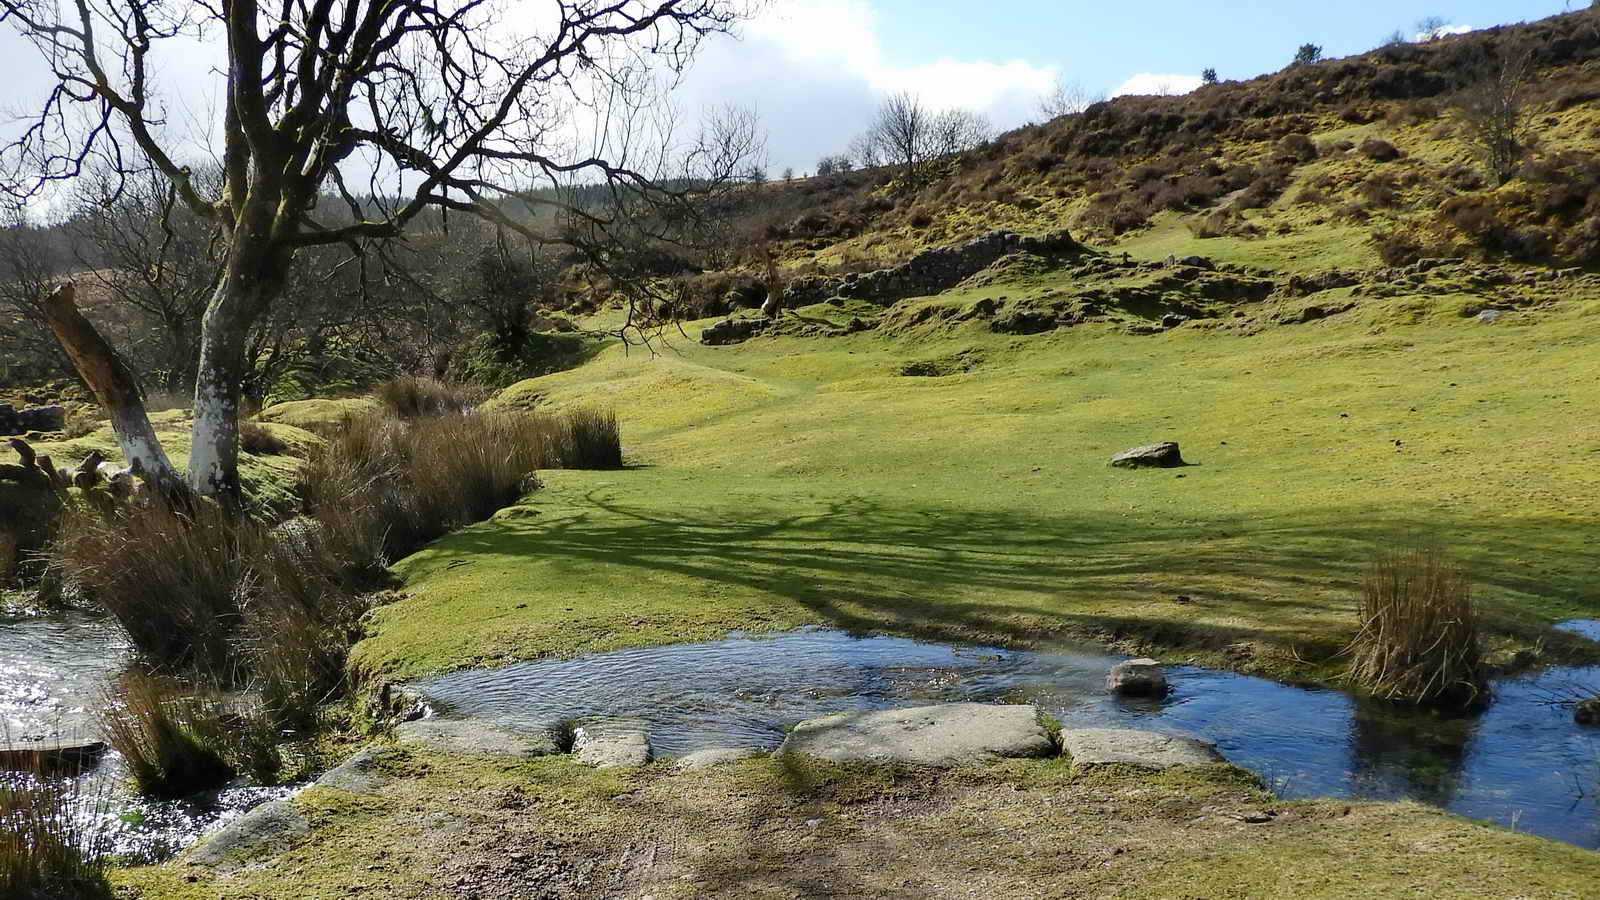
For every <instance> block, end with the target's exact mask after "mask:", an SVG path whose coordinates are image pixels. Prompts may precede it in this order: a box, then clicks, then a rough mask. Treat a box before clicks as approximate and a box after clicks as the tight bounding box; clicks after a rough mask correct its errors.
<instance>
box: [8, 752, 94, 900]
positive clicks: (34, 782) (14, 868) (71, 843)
mask: <svg viewBox="0 0 1600 900" xmlns="http://www.w3.org/2000/svg"><path fill="white" fill-rule="evenodd" d="M84 786H85V782H84V781H83V780H81V779H74V778H59V777H54V776H50V775H46V774H43V773H39V772H4V773H0V897H7V898H12V897H14V898H19V900H57V898H59V900H95V898H106V897H110V896H111V890H110V887H109V886H108V885H107V883H106V879H105V865H104V862H103V860H104V858H105V849H106V848H105V841H104V832H103V831H101V830H100V829H99V827H98V826H97V824H96V823H97V821H98V819H97V817H96V816H93V815H86V814H85V809H84V807H85V803H84V798H83V797H82V796H81V792H82V791H83V790H84V789H85V787H84Z"/></svg>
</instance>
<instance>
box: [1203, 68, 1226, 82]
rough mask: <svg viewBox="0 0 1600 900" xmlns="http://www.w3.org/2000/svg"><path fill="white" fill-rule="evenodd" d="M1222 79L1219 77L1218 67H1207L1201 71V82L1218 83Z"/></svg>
mask: <svg viewBox="0 0 1600 900" xmlns="http://www.w3.org/2000/svg"><path fill="white" fill-rule="evenodd" d="M1220 80H1221V79H1219V78H1217V70H1216V69H1206V70H1205V71H1203V72H1201V73H1200V83H1201V84H1216V83H1217V82H1218V81H1220Z"/></svg>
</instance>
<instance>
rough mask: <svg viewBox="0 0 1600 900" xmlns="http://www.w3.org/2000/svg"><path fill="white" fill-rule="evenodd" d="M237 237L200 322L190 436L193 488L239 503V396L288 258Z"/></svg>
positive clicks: (279, 288) (199, 491)
mask: <svg viewBox="0 0 1600 900" xmlns="http://www.w3.org/2000/svg"><path fill="white" fill-rule="evenodd" d="M255 243H256V242H252V241H250V240H249V239H248V238H247V237H245V236H244V235H243V234H242V229H241V233H235V235H234V244H233V248H232V249H233V252H232V253H231V254H230V256H229V259H228V263H227V268H226V270H225V271H224V274H223V277H222V278H221V279H220V280H219V281H218V282H217V287H216V290H215V291H214V292H213V293H212V295H211V302H210V303H209V304H208V305H207V306H206V313H205V317H204V318H203V319H202V320H201V324H200V359H199V363H198V365H197V366H196V367H195V378H194V426H193V429H192V431H191V433H190V439H191V440H190V449H189V486H190V487H191V488H193V489H194V490H195V492H196V493H198V494H200V495H201V496H205V497H216V498H218V499H220V500H223V501H224V502H228V503H234V504H237V503H238V502H239V500H240V499H241V497H242V495H241V490H240V485H239V398H240V395H241V391H242V389H243V386H244V381H245V376H246V375H247V374H249V373H248V372H247V371H246V370H247V363H246V360H245V343H246V341H247V339H248V337H249V334H250V327H251V326H252V325H253V324H255V321H256V319H257V318H259V317H260V315H261V311H262V310H264V309H266V308H267V306H269V305H270V304H271V303H272V301H273V300H274V299H276V298H277V296H278V294H280V293H281V292H282V291H283V271H284V269H285V268H286V267H287V265H288V257H287V254H285V253H283V252H281V251H275V250H273V249H272V248H265V249H263V248H260V247H259V246H253V244H255Z"/></svg>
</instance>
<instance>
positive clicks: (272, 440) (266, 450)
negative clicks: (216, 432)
mask: <svg viewBox="0 0 1600 900" xmlns="http://www.w3.org/2000/svg"><path fill="white" fill-rule="evenodd" d="M239 449H240V450H243V451H244V452H245V453H254V454H255V455H257V456H282V455H283V454H284V453H286V452H288V450H289V444H288V443H287V442H285V441H284V440H283V438H280V437H278V436H277V435H275V434H273V433H272V431H271V430H270V429H268V428H267V427H266V426H265V425H262V424H261V423H260V422H240V423H239Z"/></svg>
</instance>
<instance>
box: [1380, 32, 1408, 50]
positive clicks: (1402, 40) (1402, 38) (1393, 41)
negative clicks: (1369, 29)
mask: <svg viewBox="0 0 1600 900" xmlns="http://www.w3.org/2000/svg"><path fill="white" fill-rule="evenodd" d="M1409 43H1411V38H1408V37H1406V33H1405V32H1404V31H1401V30H1400V29H1398V28H1396V29H1395V30H1394V31H1392V32H1390V34H1389V36H1388V37H1386V38H1384V39H1383V43H1381V44H1379V45H1378V46H1379V47H1400V46H1403V45H1405V44H1409Z"/></svg>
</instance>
